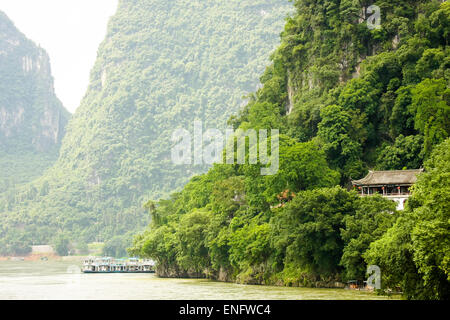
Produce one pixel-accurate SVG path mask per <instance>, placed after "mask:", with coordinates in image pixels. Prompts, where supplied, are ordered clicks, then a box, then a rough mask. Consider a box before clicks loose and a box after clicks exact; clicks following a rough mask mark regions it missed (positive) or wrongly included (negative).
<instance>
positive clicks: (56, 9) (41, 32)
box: [0, 0, 118, 112]
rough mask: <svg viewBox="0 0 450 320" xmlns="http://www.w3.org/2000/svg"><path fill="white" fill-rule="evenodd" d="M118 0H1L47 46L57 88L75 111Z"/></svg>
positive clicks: (31, 36)
mask: <svg viewBox="0 0 450 320" xmlns="http://www.w3.org/2000/svg"><path fill="white" fill-rule="evenodd" d="M117 3H118V0H0V10H1V11H3V12H4V13H6V15H7V16H8V17H9V18H10V19H11V20H12V21H13V22H14V24H15V25H16V27H17V28H18V29H19V30H20V31H21V32H22V33H24V34H25V36H26V37H27V38H29V39H31V40H33V41H34V42H35V43H36V44H39V45H40V46H41V47H42V48H44V49H45V50H46V51H47V52H48V54H49V56H50V60H51V66H52V74H53V77H54V78H55V90H56V95H57V96H58V98H59V99H60V100H61V101H62V102H63V104H64V106H65V107H66V108H67V109H68V110H69V111H70V112H74V111H75V109H76V108H77V107H78V106H79V104H80V101H81V99H82V97H83V96H84V94H85V93H86V89H87V86H88V83H89V73H90V70H91V68H92V67H93V65H94V62H95V58H96V57H97V49H98V46H99V44H100V43H101V42H102V40H103V39H104V38H105V35H106V29H107V25H108V20H109V17H110V16H112V15H113V14H114V13H115V11H116V9H117Z"/></svg>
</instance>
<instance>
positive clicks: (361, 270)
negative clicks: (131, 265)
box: [131, 0, 450, 299]
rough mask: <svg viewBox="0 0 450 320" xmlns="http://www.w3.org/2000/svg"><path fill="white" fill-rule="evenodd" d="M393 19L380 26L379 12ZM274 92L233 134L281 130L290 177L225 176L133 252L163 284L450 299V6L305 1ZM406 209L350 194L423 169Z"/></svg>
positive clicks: (273, 69)
mask: <svg viewBox="0 0 450 320" xmlns="http://www.w3.org/2000/svg"><path fill="white" fill-rule="evenodd" d="M372 4H375V5H377V6H379V8H380V10H381V18H382V19H381V26H380V28H368V26H367V24H366V20H365V19H367V18H368V17H369V16H370V14H369V13H368V12H367V8H368V6H369V5H372ZM295 7H296V14H295V15H293V16H292V18H289V19H288V20H287V23H286V26H285V29H284V32H283V34H282V42H281V45H280V46H279V48H278V49H277V51H276V52H275V53H274V54H273V55H272V65H271V66H270V67H268V68H267V70H266V71H265V73H264V74H263V76H262V77H261V81H262V83H263V87H262V88H261V89H259V90H257V91H256V92H255V93H254V94H253V95H251V98H250V101H249V103H248V104H247V105H246V107H245V108H244V110H243V111H242V112H241V113H240V115H239V116H238V117H233V118H231V120H230V123H231V124H233V125H234V127H235V128H238V127H239V128H242V129H249V128H255V129H259V128H267V129H269V128H273V129H280V136H279V140H280V170H279V172H278V173H277V174H276V175H275V176H261V175H260V170H259V168H260V166H261V165H251V164H245V165H234V166H231V165H219V164H218V165H215V166H214V168H212V169H211V170H209V172H208V173H207V174H205V175H201V176H197V177H194V178H193V179H192V180H191V181H190V182H189V183H188V185H187V186H186V187H185V188H184V189H183V191H181V192H180V193H175V194H173V195H172V196H171V197H170V198H169V199H167V200H162V201H159V202H153V201H150V202H148V203H147V205H146V208H147V209H148V210H149V212H150V214H151V215H152V217H153V220H152V224H151V225H150V227H149V229H148V231H146V232H145V233H142V234H140V235H139V236H137V237H136V240H135V245H134V247H133V248H132V249H131V253H133V254H138V255H141V256H144V257H151V258H153V259H155V260H156V261H157V263H158V273H159V275H161V276H175V277H177V276H194V277H210V278H213V279H220V280H224V281H236V282H240V283H254V284H278V285H287V286H322V287H327V286H335V285H336V284H337V283H342V282H345V281H348V280H352V279H353V280H354V279H357V280H359V281H361V282H362V281H363V280H365V279H367V278H366V274H365V271H366V268H367V265H368V264H377V265H379V266H380V267H381V271H382V285H383V290H388V289H390V290H394V291H401V292H403V295H404V296H405V297H406V298H409V299H448V298H449V293H450V282H449V279H450V268H449V261H450V251H449V248H450V243H449V237H448V234H449V232H450V225H449V221H450V216H449V215H450V208H449V203H450V201H449V200H450V199H449V195H450V185H449V181H450V179H449V177H450V167H449V163H450V161H449V160H450V158H449V157H450V151H449V150H450V145H449V143H450V141H449V138H448V137H449V134H450V106H449V105H450V89H449V83H450V73H449V65H450V58H449V47H448V40H449V39H450V37H449V32H450V25H449V18H450V5H449V3H448V2H443V1H404V0H402V1H400V0H394V1H392V0H390V1H386V0H379V1H374V2H372V1H350V0H349V1H338V0H320V1H307V0H296V1H295ZM423 166H424V167H425V173H423V174H422V175H421V176H420V177H419V181H418V183H417V185H416V186H415V187H414V191H413V196H412V198H410V200H409V201H408V203H407V209H406V210H404V211H400V212H396V210H395V204H394V203H393V202H391V201H389V200H386V199H384V198H382V197H380V196H376V197H364V198H362V197H359V196H358V194H357V192H356V191H348V189H347V187H348V186H349V183H350V179H351V178H353V179H356V178H361V177H363V176H364V175H365V174H366V173H367V171H368V169H373V168H375V169H380V170H390V169H400V170H401V169H417V168H420V167H423Z"/></svg>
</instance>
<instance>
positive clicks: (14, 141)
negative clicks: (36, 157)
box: [0, 12, 69, 153]
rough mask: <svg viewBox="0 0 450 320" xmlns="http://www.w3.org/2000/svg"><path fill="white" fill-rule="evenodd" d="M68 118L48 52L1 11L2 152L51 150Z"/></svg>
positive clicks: (0, 139)
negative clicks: (56, 86)
mask: <svg viewBox="0 0 450 320" xmlns="http://www.w3.org/2000/svg"><path fill="white" fill-rule="evenodd" d="M68 118H69V114H68V112H67V111H66V110H65V109H64V108H63V106H62V104H61V102H60V101H59V100H58V99H57V98H56V96H55V93H54V88H53V78H52V75H51V71H50V61H49V57H48V55H47V53H46V52H45V51H44V50H43V49H42V48H40V47H37V46H36V45H35V44H34V43H33V42H32V41H30V40H28V39H27V38H25V36H24V35H23V34H22V33H20V32H19V31H18V30H17V29H16V27H15V26H14V24H13V23H12V22H11V21H10V20H9V19H8V17H7V16H6V15H5V14H4V13H2V12H0V150H1V151H2V152H5V153H16V152H23V151H25V150H26V151H31V150H32V151H37V152H46V151H49V150H51V149H53V148H54V147H55V146H58V145H59V144H60V142H61V139H62V137H63V134H64V128H65V125H66V123H67V120H68Z"/></svg>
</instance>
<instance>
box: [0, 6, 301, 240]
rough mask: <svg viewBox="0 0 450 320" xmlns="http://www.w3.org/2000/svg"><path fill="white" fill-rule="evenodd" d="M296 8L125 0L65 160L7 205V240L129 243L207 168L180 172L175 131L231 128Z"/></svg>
mask: <svg viewBox="0 0 450 320" xmlns="http://www.w3.org/2000/svg"><path fill="white" fill-rule="evenodd" d="M292 9H293V8H292V3H290V2H289V1H288V0H257V1H254V0H253V1H248V0H245V1H242V0H230V1H200V0H174V1H158V0H139V1H131V0H122V1H120V2H119V7H118V10H117V13H116V14H115V16H114V17H113V18H112V19H111V21H110V22H109V26H108V32H107V36H106V39H105V40H104V41H103V43H102V44H101V45H100V48H99V51H98V58H97V61H96V63H95V66H94V68H93V70H92V72H91V80H90V85H89V88H88V91H87V93H86V95H85V97H84V99H83V101H82V103H81V105H80V107H79V108H78V109H77V111H76V113H75V114H74V116H73V118H72V119H71V121H70V123H69V125H68V127H67V134H66V136H65V138H64V140H63V144H62V148H61V152H60V157H59V160H58V161H57V163H56V164H55V166H54V167H53V168H52V169H51V170H50V171H48V172H47V173H46V174H45V175H44V176H43V177H41V178H40V179H37V180H35V181H33V182H32V183H30V184H29V185H27V186H25V187H23V188H21V189H19V190H15V192H13V193H10V196H8V197H3V198H2V199H0V239H1V240H3V242H7V243H11V238H14V239H15V240H17V241H16V242H15V243H21V244H22V245H24V246H27V245H29V244H32V243H38V244H42V243H48V242H51V241H53V240H52V239H53V238H54V237H55V236H56V235H58V234H59V235H60V236H61V237H65V238H67V239H70V240H71V241H72V242H73V243H79V244H81V245H83V244H85V243H86V242H92V241H96V240H97V241H112V242H111V243H110V244H112V243H113V244H118V245H117V246H119V247H120V246H121V245H120V244H121V243H123V242H124V241H126V239H131V236H128V238H127V237H126V236H124V237H120V236H123V235H124V234H127V233H128V235H130V234H132V233H133V232H136V230H139V228H140V227H145V225H147V224H148V222H149V217H148V215H147V214H146V212H145V211H144V209H143V208H142V205H143V203H144V202H145V201H144V200H148V199H149V198H152V199H158V198H159V197H160V196H161V195H164V194H168V193H169V192H172V191H174V190H175V189H177V188H181V187H182V186H183V185H184V184H185V183H186V182H187V181H188V180H189V178H190V177H191V176H193V175H194V174H198V173H202V172H205V171H206V170H207V167H205V166H198V167H188V166H186V167H177V166H174V165H173V164H172V162H171V159H170V155H171V146H170V144H171V136H172V133H173V131H174V130H175V129H176V128H179V127H181V128H186V129H192V124H193V121H194V120H195V119H197V120H202V121H204V124H205V126H208V127H212V128H215V127H217V128H223V127H225V125H226V122H227V119H228V118H229V117H230V116H231V115H232V114H235V113H236V112H238V110H239V109H240V107H241V105H242V102H243V99H242V96H244V95H246V94H248V93H249V92H252V91H254V90H255V89H256V88H257V86H258V85H259V81H258V75H259V74H261V73H262V72H263V71H264V68H265V67H266V66H267V65H269V64H270V61H269V59H268V58H269V55H270V53H271V52H273V51H274V50H275V48H276V46H277V44H278V43H279V34H280V32H281V31H282V29H283V25H284V19H285V17H286V16H287V14H288V12H290V11H292ZM34 190H38V191H39V192H34ZM115 236H117V237H119V238H115V239H112V238H113V237H115ZM124 239H125V240H124ZM124 246H126V245H123V244H122V247H124ZM1 247H2V245H1V241H0V248H1Z"/></svg>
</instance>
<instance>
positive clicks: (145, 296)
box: [0, 257, 390, 300]
mask: <svg viewBox="0 0 450 320" xmlns="http://www.w3.org/2000/svg"><path fill="white" fill-rule="evenodd" d="M71 258H73V257H71ZM74 265H79V264H77V263H72V262H69V261H61V260H59V261H45V262H43V261H35V262H33V261H21V262H14V261H5V262H0V286H1V290H0V300H3V299H6V300H19V299H20V300H28V299H32V300H35V299H37V300H211V299H212V300H388V299H390V298H388V297H383V296H377V295H376V294H373V293H369V292H363V291H356V290H344V289H316V288H289V287H275V286H251V285H239V284H234V283H224V282H218V281H211V280H206V279H162V278H158V277H156V276H155V275H154V274H95V275H92V274H74V273H73V268H72V267H73V266H74Z"/></svg>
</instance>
